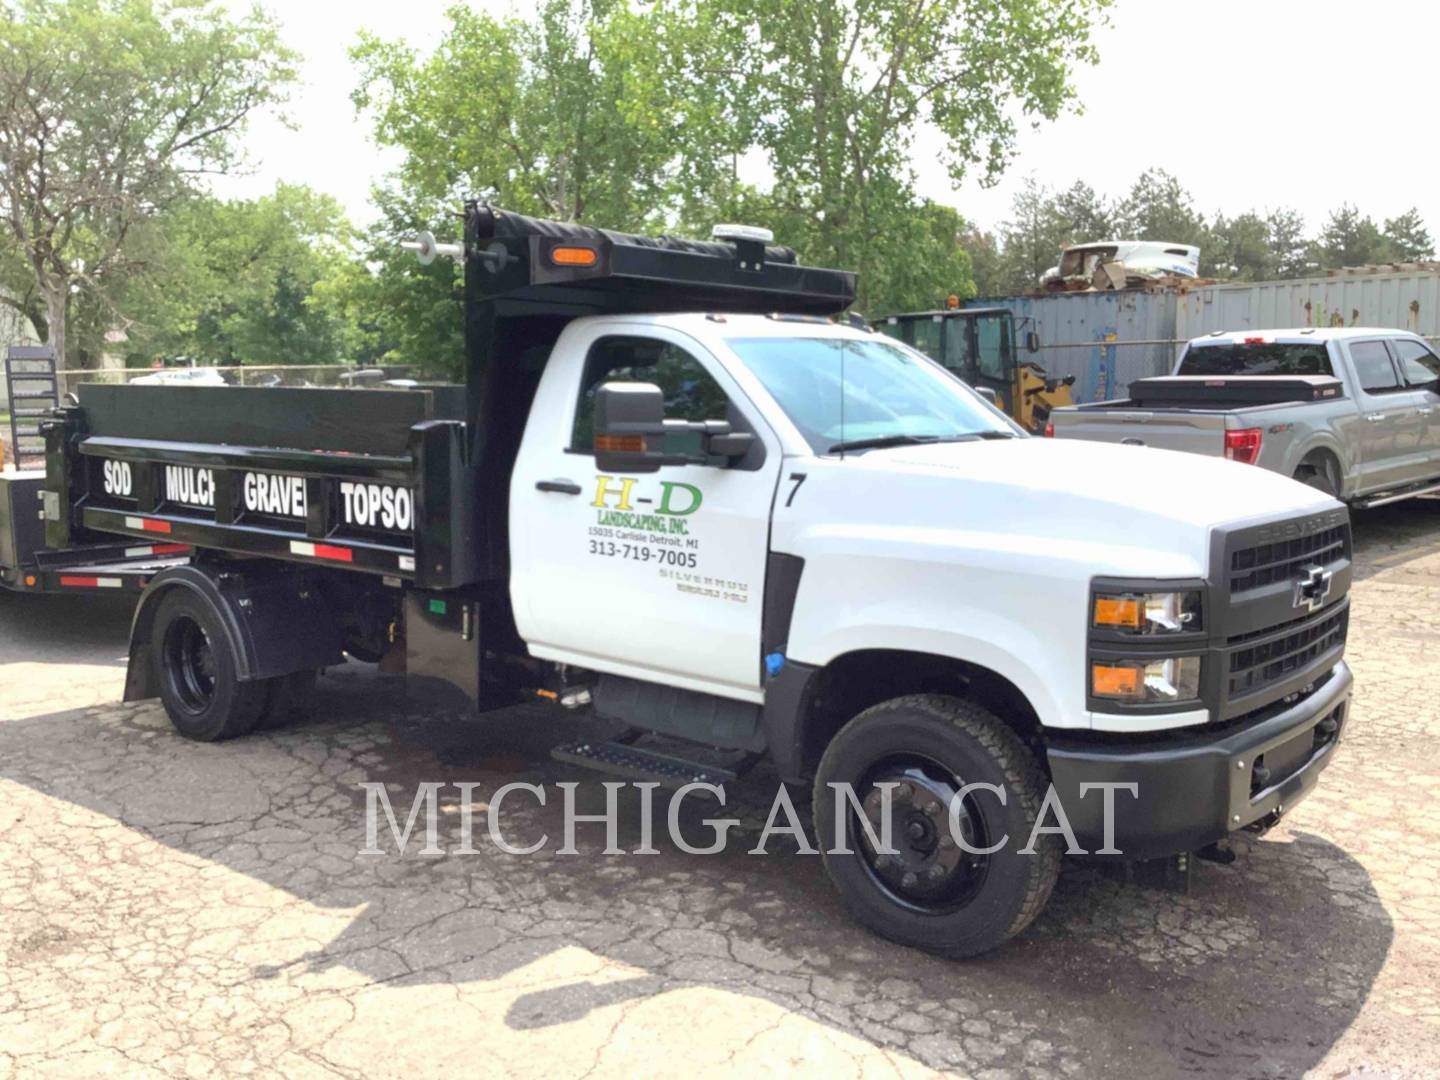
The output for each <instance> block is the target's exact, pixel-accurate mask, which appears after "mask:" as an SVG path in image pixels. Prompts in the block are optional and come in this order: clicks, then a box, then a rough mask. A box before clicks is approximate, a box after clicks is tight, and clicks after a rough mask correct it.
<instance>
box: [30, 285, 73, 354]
mask: <svg viewBox="0 0 1440 1080" xmlns="http://www.w3.org/2000/svg"><path fill="white" fill-rule="evenodd" d="M41 291H42V292H43V293H44V294H45V318H46V321H47V322H49V324H50V325H49V327H48V329H49V333H48V334H46V336H45V344H47V345H49V346H50V347H51V348H52V349H54V350H55V366H56V368H58V369H59V370H62V371H63V370H65V368H66V363H65V306H66V301H67V300H68V299H69V290H68V289H67V288H66V286H65V283H64V282H60V283H58V284H55V283H50V282H47V283H46V284H44V285H42V286H41ZM36 329H37V330H38V329H39V328H38V327H37V328H36Z"/></svg>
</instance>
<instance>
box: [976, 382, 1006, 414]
mask: <svg viewBox="0 0 1440 1080" xmlns="http://www.w3.org/2000/svg"><path fill="white" fill-rule="evenodd" d="M970 389H972V390H974V391H975V393H977V394H979V395H980V396H981V397H983V398H984V399H985V400H986V401H988V402H989V403H990V404H991V405H994V406H995V408H997V409H998V408H1000V395H999V394H997V393H995V390H994V388H993V387H989V386H972V387H971V388H970Z"/></svg>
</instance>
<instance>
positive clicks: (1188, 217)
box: [1115, 169, 1206, 246]
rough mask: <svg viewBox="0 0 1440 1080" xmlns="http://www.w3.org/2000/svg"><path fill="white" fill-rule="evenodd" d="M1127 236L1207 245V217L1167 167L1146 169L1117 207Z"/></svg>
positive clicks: (1118, 222) (1117, 218)
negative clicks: (1197, 207) (1166, 169)
mask: <svg viewBox="0 0 1440 1080" xmlns="http://www.w3.org/2000/svg"><path fill="white" fill-rule="evenodd" d="M1115 224H1116V227H1117V228H1118V229H1119V230H1120V232H1121V233H1123V234H1124V236H1125V237H1126V239H1135V240H1164V241H1168V242H1170V243H1173V244H1195V245H1197V246H1199V245H1203V244H1204V243H1205V240H1206V236H1205V218H1204V217H1203V216H1202V215H1201V214H1200V212H1199V211H1198V210H1196V209H1195V203H1194V200H1193V199H1191V197H1190V193H1189V192H1188V191H1186V190H1185V188H1184V187H1183V186H1181V184H1180V181H1179V180H1177V179H1176V178H1175V177H1174V176H1172V175H1170V174H1169V173H1168V172H1166V171H1165V170H1164V169H1146V170H1145V171H1144V172H1143V173H1141V174H1140V177H1139V179H1137V180H1136V181H1135V183H1134V185H1133V186H1132V187H1131V188H1130V191H1129V193H1128V194H1127V195H1126V196H1125V197H1124V198H1123V199H1121V200H1120V203H1119V205H1118V206H1116V208H1115Z"/></svg>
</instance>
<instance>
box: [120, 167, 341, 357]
mask: <svg viewBox="0 0 1440 1080" xmlns="http://www.w3.org/2000/svg"><path fill="white" fill-rule="evenodd" d="M142 239H143V244H142V245H137V247H139V248H140V250H141V251H143V253H144V254H145V256H146V258H147V273H145V274H144V275H140V276H138V277H137V278H136V279H135V280H134V281H132V282H131V284H130V286H129V287H128V288H127V289H126V291H125V292H124V293H123V295H122V296H121V297H120V298H119V300H118V307H119V308H120V309H121V310H123V311H124V312H125V315H126V320H127V324H128V325H127V337H128V341H127V346H126V352H127V354H128V357H129V359H130V360H131V361H132V362H148V361H149V360H150V359H152V358H154V357H156V356H177V355H183V356H191V357H194V358H195V359H197V360H199V361H201V362H203V363H213V364H251V363H259V364H328V363H335V362H337V361H339V360H340V359H342V358H344V357H345V356H346V355H347V352H348V348H350V347H355V346H356V345H357V342H356V341H355V340H353V338H347V336H346V335H347V333H348V332H349V331H348V326H347V322H346V313H345V312H344V310H343V309H337V307H336V305H335V304H334V303H327V302H326V301H328V300H329V299H330V298H332V297H334V296H335V295H336V293H337V286H335V285H333V284H332V281H333V280H334V279H340V280H343V279H345V278H346V277H348V275H349V274H351V273H353V272H354V271H353V269H352V266H353V259H354V253H353V251H352V243H353V237H352V233H351V228H350V225H349V223H348V222H347V221H346V220H345V215H344V214H343V212H342V211H341V210H340V207H339V205H338V204H337V203H336V202H335V200H334V199H332V198H330V197H329V196H327V195H319V194H316V193H315V192H313V191H310V190H309V189H308V188H304V187H297V186H292V185H286V184H281V185H279V186H278V187H277V188H276V189H275V193H274V194H273V195H267V196H264V197H263V198H259V199H254V200H248V201H234V202H221V201H219V200H217V199H213V198H209V197H205V196H195V197H193V198H191V199H188V200H186V201H185V202H184V203H181V204H179V205H177V206H175V207H174V208H172V210H171V211H170V212H169V213H167V214H166V215H165V216H164V217H163V218H161V219H158V220H156V221H155V222H153V223H152V225H151V227H150V228H148V229H147V230H145V232H144V234H143V237H142Z"/></svg>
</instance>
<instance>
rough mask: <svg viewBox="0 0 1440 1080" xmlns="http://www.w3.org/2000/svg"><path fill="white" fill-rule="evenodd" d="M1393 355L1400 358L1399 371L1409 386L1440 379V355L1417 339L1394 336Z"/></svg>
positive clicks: (1421, 384) (1430, 382)
mask: <svg viewBox="0 0 1440 1080" xmlns="http://www.w3.org/2000/svg"><path fill="white" fill-rule="evenodd" d="M1390 344H1392V345H1394V346H1395V355H1396V356H1397V357H1399V359H1400V373H1401V374H1402V375H1404V376H1405V382H1406V384H1407V385H1409V386H1426V385H1429V384H1432V383H1434V382H1435V380H1436V379H1440V357H1437V356H1436V355H1435V354H1434V353H1433V352H1431V351H1430V350H1429V349H1427V348H1426V347H1425V346H1424V345H1422V344H1421V343H1420V342H1418V341H1412V340H1411V339H1409V338H1396V339H1395V340H1394V341H1392V342H1391V343H1390Z"/></svg>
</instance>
